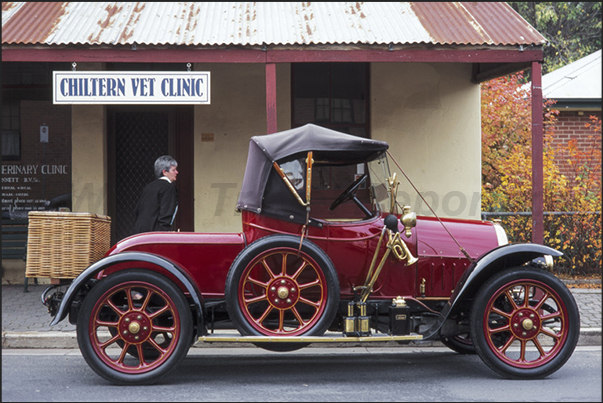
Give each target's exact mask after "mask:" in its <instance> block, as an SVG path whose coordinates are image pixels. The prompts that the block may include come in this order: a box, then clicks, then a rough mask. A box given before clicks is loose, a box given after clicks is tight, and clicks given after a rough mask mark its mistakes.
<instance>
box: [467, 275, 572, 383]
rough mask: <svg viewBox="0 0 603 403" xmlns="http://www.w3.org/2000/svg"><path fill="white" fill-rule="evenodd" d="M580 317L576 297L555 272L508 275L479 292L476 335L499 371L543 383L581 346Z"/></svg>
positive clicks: (487, 359) (488, 360)
mask: <svg viewBox="0 0 603 403" xmlns="http://www.w3.org/2000/svg"><path fill="white" fill-rule="evenodd" d="M579 331H580V316H579V312H578V308H577V306H576V303H575V301H574V298H573V296H572V295H571V292H569V290H568V289H567V288H566V287H565V285H563V283H561V282H560V281H559V280H558V279H557V278H556V277H555V276H553V275H552V274H550V273H547V272H544V271H540V270H531V269H527V268H514V269H510V270H506V271H504V272H502V273H500V274H499V275H497V276H495V277H494V278H492V279H491V280H490V281H489V282H488V283H486V284H485V285H484V287H483V288H482V289H481V290H480V292H479V293H478V296H477V298H476V299H475V303H474V309H473V314H472V333H471V334H472V335H473V341H474V343H475V346H476V350H477V352H478V354H479V355H480V357H481V358H482V359H483V360H484V361H485V362H486V363H487V364H488V365H489V366H490V367H491V368H492V369H494V370H495V371H496V372H498V373H499V374H501V375H504V376H509V377H513V378H538V377H544V376H547V375H550V374H551V373H553V372H555V371H556V370H558V369H559V368H560V367H561V366H562V365H563V364H564V363H565V362H566V361H567V360H568V359H569V357H570V356H571V354H572V352H573V351H574V348H575V346H576V344H577V341H578V336H579Z"/></svg>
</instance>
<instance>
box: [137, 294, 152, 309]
mask: <svg viewBox="0 0 603 403" xmlns="http://www.w3.org/2000/svg"><path fill="white" fill-rule="evenodd" d="M147 291H148V292H147V297H146V298H145V299H144V302H143V303H142V306H141V307H140V310H141V311H142V312H144V311H145V310H146V309H147V306H149V302H150V301H151V295H153V290H147Z"/></svg>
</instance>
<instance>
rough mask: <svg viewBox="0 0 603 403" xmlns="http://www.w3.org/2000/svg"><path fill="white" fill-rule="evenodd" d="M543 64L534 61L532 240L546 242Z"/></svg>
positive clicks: (540, 242)
mask: <svg viewBox="0 0 603 403" xmlns="http://www.w3.org/2000/svg"><path fill="white" fill-rule="evenodd" d="M542 107H543V106H542V66H541V64H540V63H539V62H532V242H533V243H539V244H544V206H543V205H544V197H543V194H544V191H543V189H544V168H543V160H544V129H543V116H542V112H543V110H542Z"/></svg>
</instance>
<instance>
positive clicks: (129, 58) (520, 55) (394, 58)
mask: <svg viewBox="0 0 603 403" xmlns="http://www.w3.org/2000/svg"><path fill="white" fill-rule="evenodd" d="M166 60H169V61H170V62H172V63H306V62H362V63H371V62H373V63H377V62H389V63H397V62H423V63H440V62H441V63H505V64H506V63H522V62H523V63H525V62H528V63H531V62H533V61H542V60H543V51H542V49H534V50H523V51H520V50H493V49H400V50H393V51H388V50H385V49H384V50H375V49H371V50H369V49H354V50H329V49H325V50H309V49H303V48H301V49H295V50H283V49H270V48H269V49H268V50H266V51H262V50H260V49H233V48H226V49H200V48H192V47H191V48H188V47H176V48H163V49H158V48H150V49H147V48H140V47H138V49H137V50H132V48H130V47H127V46H122V47H119V48H94V47H91V48H85V49H76V48H54V47H53V48H51V47H46V48H40V47H36V48H28V47H18V48H17V47H15V48H13V47H4V48H3V49H2V61H4V62H69V63H71V62H78V63H80V62H81V63H83V62H114V63H120V62H121V63H126V62H127V63H162V62H165V61H166Z"/></svg>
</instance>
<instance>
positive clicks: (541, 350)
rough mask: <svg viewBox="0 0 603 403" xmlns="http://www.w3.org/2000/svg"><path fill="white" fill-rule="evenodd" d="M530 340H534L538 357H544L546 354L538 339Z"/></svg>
mask: <svg viewBox="0 0 603 403" xmlns="http://www.w3.org/2000/svg"><path fill="white" fill-rule="evenodd" d="M532 341H533V342H534V345H535V346H536V348H537V349H538V352H539V353H540V358H542V357H544V356H545V355H546V352H545V351H544V349H543V348H542V345H541V344H540V341H538V339H537V338H535V339H534V340H532Z"/></svg>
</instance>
